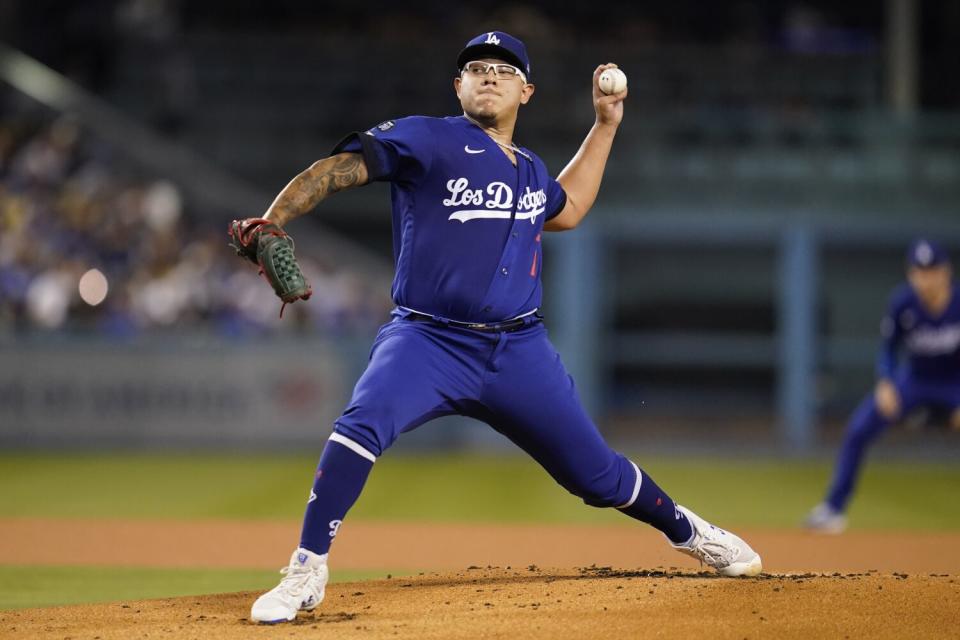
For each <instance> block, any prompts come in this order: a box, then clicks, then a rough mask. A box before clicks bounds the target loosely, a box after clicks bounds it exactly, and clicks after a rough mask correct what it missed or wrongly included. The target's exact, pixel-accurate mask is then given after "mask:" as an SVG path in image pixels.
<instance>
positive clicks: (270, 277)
mask: <svg viewBox="0 0 960 640" xmlns="http://www.w3.org/2000/svg"><path fill="white" fill-rule="evenodd" d="M228 233H229V235H230V240H231V242H230V246H231V247H233V248H234V249H235V250H236V252H237V255H238V256H240V257H242V258H246V259H247V260H249V261H250V262H252V263H254V264H255V265H257V266H258V267H260V275H262V276H263V277H264V278H266V279H267V282H269V283H270V286H272V287H273V291H274V293H276V294H277V296H278V297H279V298H280V299H281V300H283V304H284V307H285V306H286V305H287V303H290V302H296V301H297V300H306V299H308V298H309V297H310V296H311V294H313V290H312V289H311V288H310V284H309V283H308V282H307V279H306V278H304V277H303V271H301V270H300V265H299V264H297V259H296V257H295V256H294V255H293V238H291V237H290V236H288V235H287V234H286V232H285V231H284V230H283V229H281V228H280V227H278V226H277V225H275V224H273V223H272V222H270V221H269V220H264V219H263V218H246V219H245V220H234V221H233V222H231V223H230V227H229V229H228ZM280 316H281V317H282V316H283V307H281V308H280Z"/></svg>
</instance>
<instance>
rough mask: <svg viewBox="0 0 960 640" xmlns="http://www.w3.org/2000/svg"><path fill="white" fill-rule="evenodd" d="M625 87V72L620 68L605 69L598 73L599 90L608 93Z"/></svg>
mask: <svg viewBox="0 0 960 640" xmlns="http://www.w3.org/2000/svg"><path fill="white" fill-rule="evenodd" d="M626 88H627V74H625V73H624V72H623V71H620V69H607V70H606V71H604V72H603V73H601V74H600V91H603V92H604V93H605V94H607V95H610V94H611V93H620V92H621V91H623V90H624V89H626Z"/></svg>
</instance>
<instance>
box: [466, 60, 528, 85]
mask: <svg viewBox="0 0 960 640" xmlns="http://www.w3.org/2000/svg"><path fill="white" fill-rule="evenodd" d="M490 69H493V73H494V75H496V76H497V78H498V79H499V80H510V79H512V78H520V79H521V80H523V83H524V84H526V83H527V76H525V75H523V71H520V69H517V68H516V67H515V66H513V65H512V64H506V63H503V62H480V61H479V60H476V61H474V62H468V63H467V64H465V65H463V73H468V74H470V75H471V76H474V77H477V78H482V77H484V76H486V75H487V74H488V73H490Z"/></svg>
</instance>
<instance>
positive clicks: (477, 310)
mask: <svg viewBox="0 0 960 640" xmlns="http://www.w3.org/2000/svg"><path fill="white" fill-rule="evenodd" d="M343 151H352V152H357V153H362V154H363V157H364V162H365V163H366V165H367V171H368V173H369V175H370V180H371V181H387V182H390V183H391V189H390V193H391V201H392V204H393V249H394V262H395V266H396V274H395V276H394V280H393V287H392V291H391V293H392V296H393V300H394V302H395V303H396V304H398V305H400V306H403V307H406V308H408V309H413V310H415V311H419V312H421V313H425V314H429V315H434V316H439V317H442V318H447V319H450V320H457V321H461V322H498V321H502V320H509V319H512V318H515V317H517V316H520V315H523V314H525V313H529V312H531V311H533V310H534V309H536V308H538V307H539V306H540V300H541V295H542V286H541V281H540V272H541V265H542V261H543V252H542V249H541V236H542V232H543V224H544V222H545V221H546V220H549V219H550V218H552V217H554V216H556V215H557V214H558V213H560V211H561V210H562V209H563V207H564V205H565V204H566V200H567V197H566V194H565V193H564V191H563V189H562V187H561V186H560V185H559V183H557V181H556V180H554V179H553V178H551V177H550V175H549V174H548V173H547V168H546V166H545V165H544V163H543V161H542V160H540V158H539V157H537V156H536V155H535V154H534V153H533V152H531V151H529V150H528V149H525V148H521V149H520V151H521V153H517V154H516V160H517V164H516V166H514V165H513V164H512V163H511V162H510V159H509V158H508V157H507V156H506V154H505V153H504V152H503V151H502V150H501V149H500V147H499V146H498V145H497V143H496V142H495V141H494V140H493V139H492V138H491V137H490V136H488V135H487V134H486V133H485V132H484V131H483V130H482V129H481V128H480V127H478V126H477V125H476V124H474V123H473V122H471V121H470V120H468V119H467V118H465V117H463V116H460V117H448V118H428V117H422V116H414V117H409V118H401V119H399V120H388V121H387V122H384V123H382V124H380V125H378V126H376V127H374V128H372V129H370V130H369V131H366V132H363V133H353V134H350V135H349V136H347V137H346V138H345V139H344V140H343V141H341V142H340V143H339V144H338V145H337V146H336V147H335V148H334V150H333V153H340V152H343Z"/></svg>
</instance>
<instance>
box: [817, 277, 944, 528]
mask: <svg viewBox="0 0 960 640" xmlns="http://www.w3.org/2000/svg"><path fill="white" fill-rule="evenodd" d="M882 334H883V345H882V347H881V350H880V357H879V358H878V362H877V375H878V377H880V378H888V379H890V380H892V381H893V383H894V385H895V386H896V388H897V391H898V393H899V394H900V403H901V409H900V415H901V416H903V415H906V414H908V413H910V412H911V411H912V410H914V409H916V408H917V407H921V406H928V407H941V408H945V409H949V410H951V411H953V410H956V409H957V408H958V407H960V286H958V285H956V284H955V285H953V286H952V289H951V297H950V303H949V305H948V306H947V308H946V309H945V310H944V311H943V313H941V314H940V315H939V316H936V317H935V316H933V315H932V314H931V313H930V312H929V311H928V310H927V309H926V308H925V307H924V306H923V304H921V302H920V300H919V298H918V297H917V295H916V293H914V291H913V289H912V288H911V287H910V286H909V285H903V286H901V287H899V288H898V289H896V290H895V291H894V293H893V295H892V297H891V299H890V304H889V307H888V310H887V313H886V315H885V316H884V319H883V323H882ZM901 351H902V352H905V355H906V357H905V359H904V360H903V362H902V364H898V357H899V355H900V353H901ZM890 424H891V421H890V420H887V419H886V418H884V417H883V415H882V414H881V413H880V411H879V410H878V409H877V404H876V401H875V400H874V397H873V395H872V394H871V395H870V397H868V398H866V399H864V401H863V402H862V403H861V404H860V406H859V407H857V410H856V411H855V412H854V414H853V416H852V417H851V419H850V422H849V424H848V425H847V430H846V434H845V436H844V442H843V446H842V448H841V450H840V455H839V457H838V459H837V466H836V470H835V473H834V478H833V483H832V484H831V487H830V490H829V493H828V494H827V500H826V501H827V504H829V505H830V506H831V507H832V508H833V509H834V510H835V511H837V512H842V511H844V510H845V508H846V506H847V503H848V502H849V499H850V495H851V493H852V492H853V488H854V483H855V482H856V479H857V475H858V472H859V469H860V466H861V463H862V461H863V456H864V453H865V451H866V448H867V446H868V445H869V444H870V443H871V442H872V441H873V440H874V439H876V437H877V436H878V435H880V434H881V433H882V432H883V430H884V429H886V428H887V427H888V426H889V425H890Z"/></svg>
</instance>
